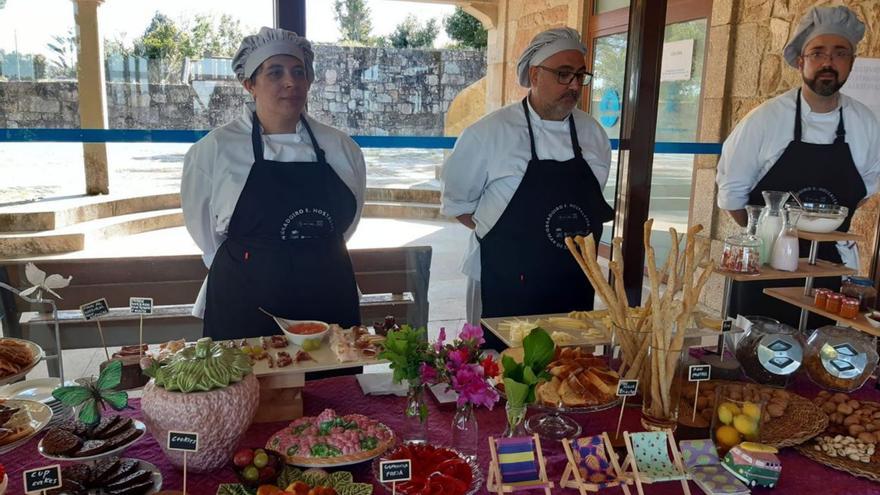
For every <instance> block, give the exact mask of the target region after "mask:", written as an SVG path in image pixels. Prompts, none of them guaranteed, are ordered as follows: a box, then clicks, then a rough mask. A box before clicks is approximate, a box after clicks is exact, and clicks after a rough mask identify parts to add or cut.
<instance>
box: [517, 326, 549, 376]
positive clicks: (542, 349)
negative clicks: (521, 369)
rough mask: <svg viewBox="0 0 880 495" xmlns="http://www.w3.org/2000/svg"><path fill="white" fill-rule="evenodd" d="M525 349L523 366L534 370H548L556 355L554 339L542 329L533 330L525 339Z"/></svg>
mask: <svg viewBox="0 0 880 495" xmlns="http://www.w3.org/2000/svg"><path fill="white" fill-rule="evenodd" d="M523 349H524V350H525V356H524V357H523V364H525V365H526V366H528V367H530V368H532V369H533V370H543V369H544V368H546V367H547V365H548V364H550V361H553V356H554V355H555V353H556V347H555V345H554V344H553V339H551V338H550V335H549V334H548V333H547V331H546V330H544V329H543V328H540V327H538V328H534V329H532V331H531V332H529V334H528V335H527V336H526V338H524V339H523Z"/></svg>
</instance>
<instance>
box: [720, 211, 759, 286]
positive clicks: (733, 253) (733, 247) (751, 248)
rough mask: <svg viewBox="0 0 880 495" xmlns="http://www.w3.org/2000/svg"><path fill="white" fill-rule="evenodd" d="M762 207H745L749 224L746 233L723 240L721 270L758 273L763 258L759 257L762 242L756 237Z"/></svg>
mask: <svg viewBox="0 0 880 495" xmlns="http://www.w3.org/2000/svg"><path fill="white" fill-rule="evenodd" d="M761 210H762V207H760V206H754V205H749V206H746V213H747V214H748V215H749V223H748V225H747V226H746V231H745V232H742V233H739V234H734V235H732V236H729V237H728V238H727V239H725V240H724V251H723V252H722V254H721V268H722V269H724V270H727V271H731V272H735V273H758V272H759V271H760V267H761V263H762V262H763V260H764V258H762V257H761V250H762V249H761V246H763V244H764V242H763V241H762V240H761V238H760V237H758V235H757V230H758V217H759V215H760V214H761Z"/></svg>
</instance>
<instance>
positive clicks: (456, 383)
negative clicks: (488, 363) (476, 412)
mask: <svg viewBox="0 0 880 495" xmlns="http://www.w3.org/2000/svg"><path fill="white" fill-rule="evenodd" d="M452 388H453V390H455V391H456V392H457V393H458V400H457V404H458V405H460V406H461V405H464V404H474V405H477V406H486V407H488V408H489V409H492V406H494V405H495V403H496V402H498V392H497V391H496V390H495V389H493V388H492V387H490V386H489V383H488V382H486V377H484V376H483V368H482V367H481V366H480V365H478V364H469V365H467V366H462V367H461V368H459V369H458V370H457V371H456V372H455V375H453V376H452Z"/></svg>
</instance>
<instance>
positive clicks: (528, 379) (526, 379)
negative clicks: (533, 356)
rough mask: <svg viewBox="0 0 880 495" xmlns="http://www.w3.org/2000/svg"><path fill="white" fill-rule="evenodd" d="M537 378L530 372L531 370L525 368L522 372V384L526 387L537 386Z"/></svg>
mask: <svg viewBox="0 0 880 495" xmlns="http://www.w3.org/2000/svg"><path fill="white" fill-rule="evenodd" d="M538 381H539V380H538V376H537V375H535V372H534V371H532V369H531V368H529V367H526V368H525V369H524V370H523V380H522V382H523V383H524V384H526V385H537V384H538Z"/></svg>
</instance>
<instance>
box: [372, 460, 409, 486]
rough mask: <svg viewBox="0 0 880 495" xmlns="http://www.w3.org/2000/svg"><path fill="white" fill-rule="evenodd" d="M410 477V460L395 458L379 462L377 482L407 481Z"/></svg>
mask: <svg viewBox="0 0 880 495" xmlns="http://www.w3.org/2000/svg"><path fill="white" fill-rule="evenodd" d="M410 478H412V460H411V459H396V460H393V461H382V462H380V463H379V482H381V483H390V482H393V481H409V480H410Z"/></svg>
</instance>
